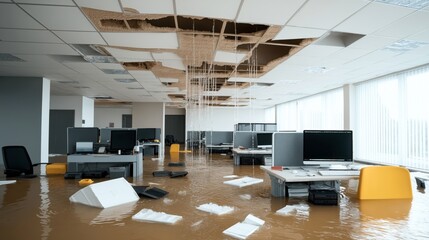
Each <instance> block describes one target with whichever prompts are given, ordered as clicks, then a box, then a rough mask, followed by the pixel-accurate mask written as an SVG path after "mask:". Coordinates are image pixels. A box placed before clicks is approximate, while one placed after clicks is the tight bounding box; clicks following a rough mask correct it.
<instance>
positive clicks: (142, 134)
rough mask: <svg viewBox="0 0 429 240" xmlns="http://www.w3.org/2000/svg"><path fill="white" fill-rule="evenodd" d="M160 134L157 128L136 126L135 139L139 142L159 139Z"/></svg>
mask: <svg viewBox="0 0 429 240" xmlns="http://www.w3.org/2000/svg"><path fill="white" fill-rule="evenodd" d="M160 134H161V130H160V129H159V128H137V140H139V141H140V142H147V141H153V140H155V139H158V140H159V137H160V136H159V135H160Z"/></svg>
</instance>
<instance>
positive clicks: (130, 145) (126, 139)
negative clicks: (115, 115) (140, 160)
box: [110, 130, 136, 153]
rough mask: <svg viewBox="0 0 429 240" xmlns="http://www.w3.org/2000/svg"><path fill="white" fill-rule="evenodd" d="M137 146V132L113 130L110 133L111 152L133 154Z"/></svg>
mask: <svg viewBox="0 0 429 240" xmlns="http://www.w3.org/2000/svg"><path fill="white" fill-rule="evenodd" d="M135 145H136V130H112V131H111V133H110V150H111V151H112V152H117V151H118V150H121V151H124V153H127V152H131V151H132V150H133V149H134V146H135Z"/></svg>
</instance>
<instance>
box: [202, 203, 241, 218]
mask: <svg viewBox="0 0 429 240" xmlns="http://www.w3.org/2000/svg"><path fill="white" fill-rule="evenodd" d="M197 209H198V210H201V211H204V212H209V213H214V214H217V215H223V214H227V213H230V212H232V211H234V208H233V207H228V206H219V205H217V204H215V203H206V204H202V205H200V206H198V207H197Z"/></svg>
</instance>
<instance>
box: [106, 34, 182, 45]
mask: <svg viewBox="0 0 429 240" xmlns="http://www.w3.org/2000/svg"><path fill="white" fill-rule="evenodd" d="M101 35H102V36H103V37H104V39H106V41H107V43H108V44H109V45H110V46H126V47H132V48H156V49H177V48H178V47H179V42H178V40H177V34H176V33H148V32H143V33H110V32H103V33H101Z"/></svg>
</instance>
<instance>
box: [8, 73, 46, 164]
mask: <svg viewBox="0 0 429 240" xmlns="http://www.w3.org/2000/svg"><path fill="white" fill-rule="evenodd" d="M49 91H50V81H49V80H47V79H43V78H39V77H0V109H1V114H0V132H1V134H0V146H6V145H24V146H25V147H26V148H27V150H28V153H29V155H30V157H31V160H32V162H33V163H39V162H47V161H48V140H49V139H48V138H49V101H50V98H49V97H50V92H49ZM0 158H1V161H0V164H1V165H3V156H1V155H0Z"/></svg>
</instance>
